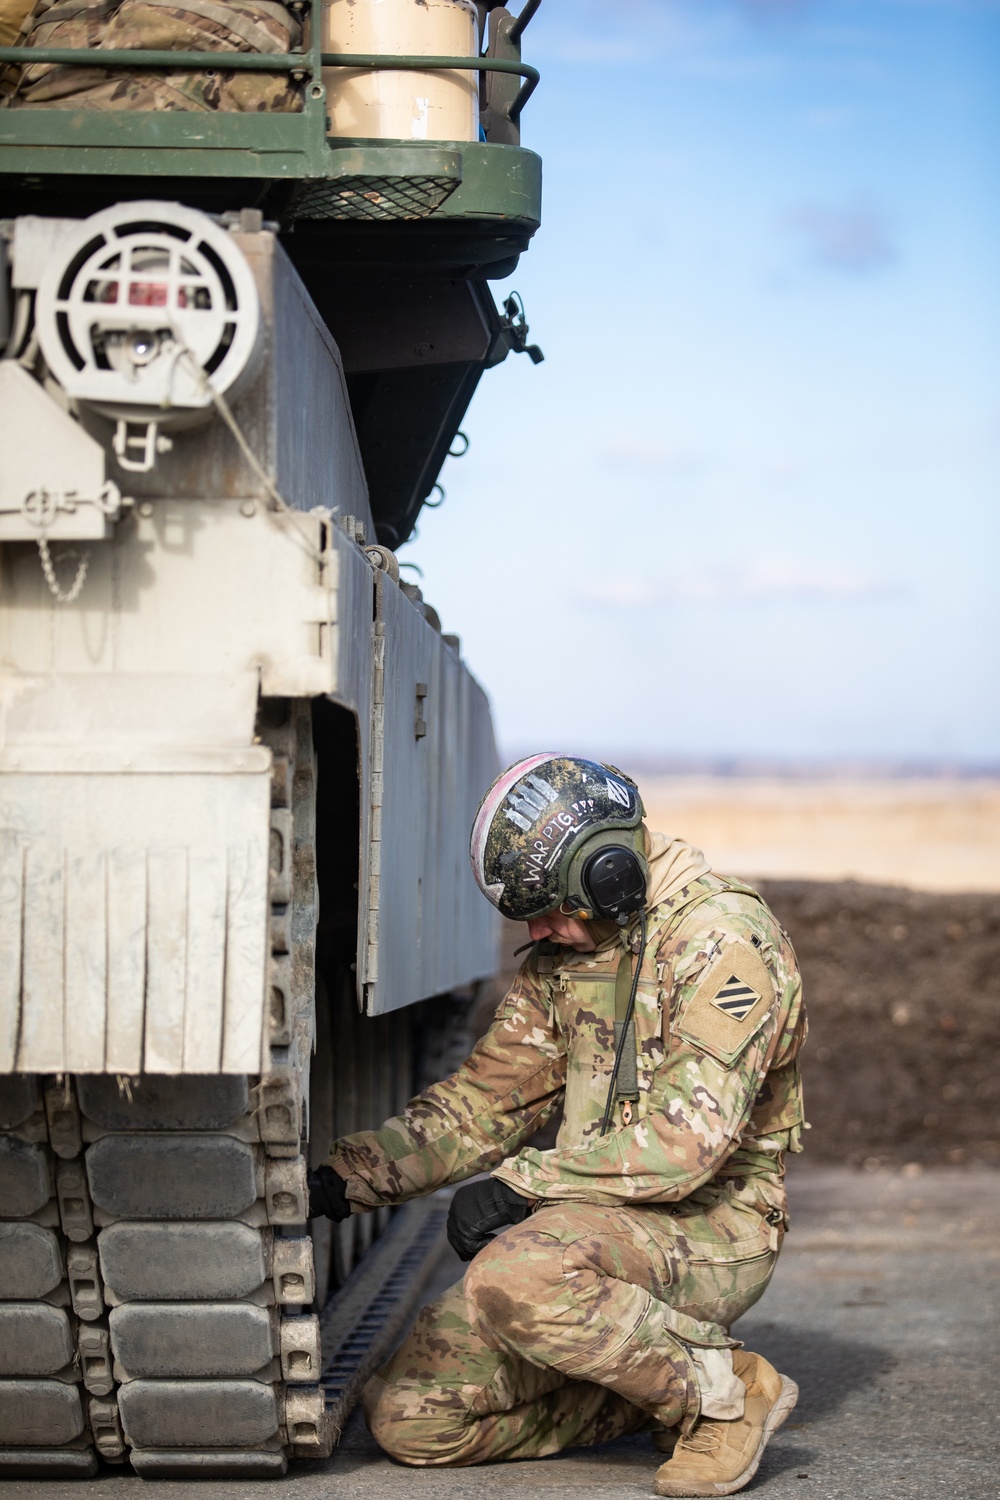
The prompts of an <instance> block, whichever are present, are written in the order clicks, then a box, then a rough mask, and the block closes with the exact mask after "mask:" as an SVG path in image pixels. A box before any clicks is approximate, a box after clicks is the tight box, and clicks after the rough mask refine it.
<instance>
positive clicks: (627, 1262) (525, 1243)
mask: <svg viewBox="0 0 1000 1500" xmlns="http://www.w3.org/2000/svg"><path fill="white" fill-rule="evenodd" d="M642 818H643V807H642V803H641V801H640V798H639V794H638V791H637V790H636V787H635V785H634V783H633V782H632V781H630V780H629V778H628V777H626V776H624V775H622V773H621V772H619V771H617V770H616V769H615V768H614V767H612V766H605V765H600V764H597V763H595V762H592V761H586V760H579V759H574V758H570V757H563V756H553V755H535V756H531V757H529V758H528V759H526V760H522V761H519V762H518V763H517V764H516V765H514V766H512V767H511V768H510V769H509V770H508V771H506V772H505V773H504V775H503V776H501V777H500V778H499V780H498V781H496V782H495V783H494V785H493V786H492V787H491V789H490V791H489V792H488V793H487V795H486V797H485V798H484V799H483V802H482V805H481V806H480V809H479V812H478V814H477V817H476V821H475V825H474V827H473V831H472V862H473V869H474V871H475V876H476V880H477V882H478V883H479V886H480V888H481V890H482V891H483V893H484V894H485V895H486V896H487V897H488V898H489V900H490V901H492V902H493V904H494V905H495V906H496V907H498V908H499V910H500V911H501V912H502V913H503V915H504V916H506V917H510V918H512V919H514V920H520V921H526V922H527V923H528V931H529V934H530V936H531V938H532V947H531V952H530V953H529V955H528V957H527V958H526V959H525V961H524V963H523V964H522V965H521V968H520V970H519V971H518V974H517V977H516V979H515V981H514V983H513V985H512V987H511V989H510V992H509V993H508V995H507V997H506V999H505V1000H504V1001H503V1003H502V1004H501V1006H500V1008H499V1010H498V1011H497V1014H496V1018H495V1020H494V1021H493V1024H492V1026H491V1027H490V1029H489V1031H488V1032H487V1033H486V1035H485V1036H484V1037H483V1039H482V1040H481V1041H480V1042H479V1043H478V1044H477V1046H476V1047H475V1049H474V1050H473V1052H472V1054H471V1056H470V1057H469V1058H468V1060H467V1061H466V1062H465V1063H463V1065H462V1066H461V1067H460V1068H459V1069H458V1071H457V1072H456V1073H454V1074H453V1075H452V1077H450V1078H448V1079H446V1080H445V1081H444V1082H443V1083H439V1084H435V1085H434V1086H433V1087H431V1088H429V1089H427V1090H426V1091H425V1092H424V1093H422V1094H421V1095H419V1096H418V1097H417V1098H416V1099H414V1100H413V1101H412V1102H411V1103H410V1104H409V1105H408V1107H407V1109H406V1110H405V1111H404V1113H403V1114H402V1115H400V1116H399V1117H398V1118H396V1119H392V1120H388V1121H387V1122H386V1123H385V1124H384V1125H383V1126H382V1128H381V1129H380V1130H375V1131H362V1132H360V1133H359V1134H356V1135H351V1136H347V1137H345V1138H344V1139H343V1140H340V1141H338V1142H337V1143H336V1144H335V1147H334V1149H333V1152H332V1154H331V1156H330V1158H329V1161H328V1163H326V1164H324V1165H323V1166H321V1167H320V1168H319V1169H318V1172H317V1173H316V1174H315V1175H314V1178H313V1180H312V1211H313V1213H314V1214H323V1213H325V1214H328V1215H329V1216H330V1217H331V1218H334V1219H340V1218H344V1217H346V1216H347V1214H348V1213H350V1212H351V1211H352V1210H365V1209H369V1208H373V1207H375V1206H377V1205H379V1204H391V1203H402V1202H405V1201H406V1200H407V1199H408V1198H415V1197H417V1196H419V1195H420V1194H422V1193H427V1192H430V1191H432V1190H433V1189H435V1188H439V1187H442V1186H443V1185H445V1184H447V1183H454V1182H460V1181H461V1180H462V1179H463V1178H466V1177H470V1176H472V1175H473V1174H475V1173H482V1172H484V1171H488V1172H490V1173H491V1174H492V1175H491V1176H489V1177H486V1178H485V1179H482V1180H479V1181H476V1182H473V1183H470V1184H468V1185H466V1186H465V1187H462V1188H459V1190H458V1191H457V1192H456V1194H455V1196H454V1199H453V1201H452V1206H451V1212H450V1215H449V1223H448V1235H449V1239H450V1240H451V1243H452V1245H453V1247H454V1248H455V1250H456V1251H457V1252H458V1254H459V1255H460V1256H461V1257H462V1258H463V1259H464V1260H469V1261H471V1262H472V1264H471V1265H470V1267H469V1269H468V1271H467V1273H466V1275H465V1279H464V1281H462V1282H461V1283H460V1284H459V1285H458V1286H456V1287H453V1288H452V1289H451V1291H449V1292H447V1293H446V1294H445V1295H444V1296H443V1297H440V1298H438V1300H437V1301H435V1302H432V1303H431V1304H430V1305H429V1306H428V1307H425V1308H424V1310H423V1312H422V1313H421V1314H420V1316H419V1317H418V1319H417V1321H416V1323H415V1325H414V1327H413V1330H412V1332H411V1333H410V1335H409V1336H408V1338H407V1339H406V1340H405V1341H404V1343H403V1344H402V1346H401V1348H400V1349H399V1351H398V1352H397V1353H396V1354H395V1355H394V1356H393V1358H392V1359H391V1360H390V1361H389V1363H388V1364H387V1365H386V1366H385V1368H384V1369H382V1370H381V1371H380V1372H379V1374H378V1375H376V1376H375V1377H374V1378H373V1379H372V1380H371V1381H370V1383H369V1385H368V1386H367V1388H366V1390H365V1410H366V1413H367V1417H368V1422H369V1425H370V1427H371V1430H372V1432H373V1433H374V1435H375V1437H376V1438H377V1439H378V1441H379V1443H380V1444H381V1445H382V1447H383V1448H385V1450H386V1451H387V1452H388V1453H390V1454H392V1455H393V1457H395V1458H397V1459H400V1460H401V1461H402V1462H404V1463H409V1464H421V1465H432V1464H439V1465H440V1464H475V1463H482V1462H485V1461H489V1460H496V1459H501V1458H537V1457H540V1456H542V1455H544V1454H551V1453H556V1452H558V1451H560V1450H561V1449H564V1448H569V1447H572V1446H574V1445H577V1444H592V1443H601V1442H606V1441H608V1440H609V1439H611V1438H615V1437H619V1436H620V1435H621V1434H622V1433H626V1432H634V1431H638V1430H640V1429H643V1428H650V1429H652V1431H653V1436H654V1441H655V1442H656V1443H657V1445H658V1446H662V1448H663V1449H664V1450H666V1449H668V1448H669V1447H670V1445H671V1443H672V1442H673V1440H674V1439H676V1442H675V1445H674V1447H673V1456H672V1457H671V1458H670V1460H669V1461H668V1462H667V1463H665V1464H663V1465H662V1467H661V1468H660V1470H659V1472H658V1473H657V1475H656V1481H655V1487H656V1490H657V1492H658V1493H659V1494H661V1495H717V1494H730V1493H732V1492H733V1491H735V1490H738V1489H741V1488H742V1487H743V1485H745V1484H747V1483H748V1481H749V1480H750V1479H751V1478H752V1477H753V1475H754V1474H755V1472H756V1470H757V1466H758V1464H759V1462H760V1458H761V1454H762V1452H763V1450H764V1446H765V1444H766V1443H767V1440H768V1438H769V1437H770V1436H771V1434H772V1433H773V1432H774V1431H775V1430H776V1429H777V1428H778V1427H780V1425H781V1423H782V1422H783V1421H784V1420H785V1418H786V1417H787V1415H788V1413H789V1412H790V1411H791V1409H792V1407H793V1406H794V1404H795V1400H796V1397H797V1394H798V1392H797V1388H796V1386H795V1384H794V1382H793V1381H791V1380H789V1379H788V1378H787V1377H786V1376H783V1375H779V1374H778V1373H777V1371H776V1370H774V1369H773V1368H772V1367H771V1366H770V1365H769V1364H768V1363H767V1361H766V1360H765V1359H763V1358H761V1356H760V1355H757V1354H751V1353H750V1352H749V1351H748V1350H745V1349H743V1348H741V1347H739V1344H738V1341H737V1340H735V1339H733V1338H731V1337H730V1333H729V1329H730V1325H731V1324H732V1323H733V1322H734V1321H735V1320H736V1319H737V1318H739V1317H740V1316H741V1315H742V1314H743V1313H744V1312H746V1310H747V1308H748V1307H751V1306H752V1305H753V1303H754V1302H756V1301H757V1299H758V1298H759V1297H760V1296H761V1295H762V1293H763V1291H764V1289H765V1288H766V1286H767V1284H768V1281H769V1280H770V1277H771V1273H772V1271H773V1269H774V1264H775V1260H776V1258H777V1255H778V1250H779V1248H780V1245H781V1241H782V1237H783V1234H784V1230H785V1225H786V1222H787V1216H786V1198H785V1188H784V1181H783V1178H784V1153H785V1152H786V1151H787V1150H792V1151H797V1150H799V1149H800V1146H799V1134H800V1130H801V1126H802V1101H801V1086H800V1082H799V1070H798V1063H797V1057H798V1052H799V1049H800V1047H801V1045H802V1042H803V1040H804V1037H805V1031H806V1022H805V1012H804V1010H803V1008H802V1003H801V985H800V982H799V976H798V971H797V968H796V963H795V955H794V954H793V952H792V949H791V947H790V945H789V943H788V940H787V939H786V937H785V936H784V934H783V932H782V931H781V928H780V927H779V926H778V923H777V922H776V921H775V919H774V917H773V916H772V914H771V913H770V911H769V910H768V909H767V907H766V906H765V905H764V902H763V901H762V900H761V898H760V897H759V896H758V895H756V893H755V892H754V891H752V890H751V889H750V888H749V887H748V886H745V885H742V884H741V883H740V882H738V881H735V880H727V879H724V878H722V877H720V876H717V875H715V874H713V873H712V872H711V870H710V869H709V867H708V865H707V864H706V862H705V860H704V858H703V857H702V855H701V853H700V852H699V851H698V850H696V849H693V848H691V847H690V846H689V845H687V844H685V843H683V842H682V841H681V840H680V839H667V838H665V837H663V836H662V835H660V834H657V833H648V832H647V831H646V829H645V826H644V824H643V822H642ZM560 1107H561V1108H562V1111H563V1118H562V1124H561V1126H560V1128H559V1134H558V1138H557V1143H556V1146H555V1147H554V1149H552V1150H537V1149H533V1148H532V1147H531V1145H530V1144H525V1143H526V1142H529V1141H530V1138H531V1137H532V1136H533V1135H534V1134H535V1132H536V1131H537V1130H538V1129H539V1128H540V1127H541V1126H542V1125H543V1124H544V1123H545V1122H546V1121H547V1120H548V1119H549V1118H550V1117H551V1116H552V1115H553V1114H554V1112H555V1111H556V1110H557V1109H559V1108H560Z"/></svg>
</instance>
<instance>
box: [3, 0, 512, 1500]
mask: <svg viewBox="0 0 1000 1500" xmlns="http://www.w3.org/2000/svg"><path fill="white" fill-rule="evenodd" d="M17 3H18V0H13V4H14V5H15V6H16V5H17ZM9 9H10V6H9V5H8V6H7V8H6V9H5V10H4V11H3V13H2V14H0V22H2V21H4V20H5V19H6V20H8V21H9V15H8V12H9ZM536 9H537V0H534V3H532V0H529V3H528V4H526V5H525V7H524V8H523V9H522V10H521V12H520V14H519V15H518V16H514V15H512V14H511V13H510V12H508V11H507V10H506V9H504V8H502V7H498V6H490V5H485V4H484V5H478V6H477V5H472V4H470V3H468V0H420V3H419V4H417V0H391V3H390V0H380V3H378V4H376V3H374V0H372V3H371V4H366V0H328V3H324V4H322V5H320V4H310V3H307V0H290V3H289V4H287V5H284V4H277V3H274V0H268V3H265V0H257V3H256V4H248V5H244V4H238V3H236V0H230V3H228V4H227V5H226V6H220V5H218V4H212V3H209V0H185V3H182V4H181V5H180V6H179V7H178V6H177V5H171V6H170V7H169V10H166V9H162V10H160V11H159V12H157V11H156V8H155V6H154V5H152V4H151V3H149V0H119V3H118V4H117V5H112V6H108V5H102V6H95V7H94V8H93V9H92V10H88V9H87V8H86V7H84V9H83V10H81V9H80V7H78V6H76V7H61V6H59V5H51V6H44V5H39V6H36V7H35V8H34V10H32V11H31V12H30V14H26V15H25V16H24V19H23V24H22V25H21V31H20V33H19V34H17V35H16V36H15V37H14V39H13V40H12V41H11V44H10V45H6V46H4V47H2V48H0V64H2V65H3V67H4V69H5V73H4V78H3V84H2V87H3V89H4V90H5V95H4V98H3V102H2V104H0V174H2V193H3V196H2V204H3V209H2V212H3V215H4V218H3V220H2V221H0V346H2V357H0V425H2V435H3V436H2V446H3V461H2V464H0V646H2V654H0V663H2V665H0V702H2V705H3V708H2V714H0V1477H4V1478H12V1477H19V1476H20V1477H36V1478H38V1477H41V1478H63V1477H65V1478H72V1477H87V1476H89V1475H92V1474H93V1473H94V1472H95V1471H96V1469H97V1467H98V1464H99V1462H101V1461H105V1462H108V1463H112V1464H114V1463H117V1464H121V1465H124V1464H126V1463H128V1464H131V1466H132V1469H133V1470H134V1471H135V1472H137V1473H138V1474H140V1475H143V1476H146V1477H151V1478H155V1477H164V1476H175V1477H189V1476H190V1477H207V1476H211V1475H215V1476H220V1477H267V1476H274V1475H279V1474H281V1473H283V1472H284V1471H285V1469H286V1467H287V1464H288V1461H289V1459H290V1458H309V1457H314V1458H315V1457H323V1456H325V1455H328V1454H329V1453H330V1451H331V1447H332V1445H333V1443H334V1441H335V1439H336V1435H337V1429H338V1426H339V1423H340V1421H342V1419H343V1416H344V1413H345V1411H346V1409H347V1407H348V1405H349V1403H350V1398H351V1394H352V1392H353V1390H354V1389H355V1387H356V1385H357V1381H358V1379H359V1378H360V1375H361V1374H362V1373H363V1370H364V1368H365V1361H366V1359H367V1360H369V1361H370V1359H371V1357H372V1355H373V1351H375V1350H376V1349H377V1347H378V1335H379V1330H381V1331H382V1335H385V1334H386V1332H387V1330H388V1331H391V1327H392V1320H393V1316H394V1314H393V1312H392V1307H391V1306H390V1304H393V1298H394V1297H395V1296H396V1292H398V1291H400V1290H401V1289H403V1288H404V1287H406V1288H410V1289H411V1290H412V1288H413V1287H414V1286H416V1285H417V1284H418V1283H419V1263H420V1261H421V1257H422V1256H423V1255H424V1254H425V1252H426V1251H427V1250H428V1247H429V1246H431V1245H432V1243H433V1240H434V1234H435V1233H436V1232H437V1230H436V1227H435V1226H436V1225H437V1224H438V1223H439V1221H440V1217H441V1212H440V1209H438V1210H435V1211H432V1210H430V1209H428V1210H427V1211H426V1212H425V1213H424V1216H423V1217H422V1218H419V1217H418V1218H417V1219H414V1220H413V1221H412V1222H411V1223H410V1226H409V1228H406V1227H405V1226H403V1225H402V1219H403V1218H405V1216H406V1215H407V1213H409V1212H410V1210H407V1209H404V1210H399V1211H397V1214H396V1215H395V1216H391V1215H390V1214H389V1213H388V1212H387V1211H385V1210H380V1211H378V1212H376V1213H374V1214H368V1215H358V1216H352V1218H351V1220H350V1221H349V1222H348V1223H347V1224H346V1225H342V1226H339V1227H338V1228H336V1229H334V1228H333V1227H332V1226H331V1225H330V1224H329V1223H328V1222H327V1221H325V1220H323V1221H320V1222H318V1223H310V1222H309V1220H308V1191H307V1171H308V1167H309V1165H310V1161H312V1162H313V1163H315V1162H316V1161H318V1160H321V1159H322V1158H323V1157H324V1156H325V1155H326V1154H327V1151H328V1149H329V1143H330V1141H331V1140H332V1139H333V1138H334V1137H335V1136H336V1135H337V1134H340V1133H342V1132H344V1131H347V1130H351V1129H356V1128H363V1127H365V1126H368V1125H371V1124H373V1123H376V1122H377V1121H378V1120H380V1119H382V1118H384V1117H385V1116H386V1115H387V1114H390V1113H391V1112H392V1111H393V1110H394V1109H396V1108H398V1107H400V1106H401V1105H402V1103H403V1102H404V1101H405V1100H406V1099H407V1098H408V1097H409V1096H410V1095H411V1093H412V1092H413V1091H414V1088H415V1086H416V1085H417V1083H418V1082H419V1081H420V1078H421V1072H422V1071H423V1073H424V1074H426V1073H427V1072H428V1070H429V1071H431V1072H435V1071H440V1070H442V1069H444V1068H445V1067H446V1066H447V1061H448V1059H447V1055H446V1054H447V1045H448V1042H449V1041H450V1040H451V1041H453V1040H454V1037H455V1035H456V1033H457V1031H458V1029H459V1027H458V1020H459V1019H460V1017H461V1015H462V1013H463V1006H465V1007H466V1008H467V1007H468V1004H469V1001H470V997H472V996H474V994H475V992H476V986H477V985H478V984H480V983H481V981H482V980H483V979H484V978H485V977H486V976H488V975H490V974H491V972H492V971H493V969H494V967H495V943H496V933H495V931H494V928H493V926H492V923H491V913H490V911H489V908H488V907H487V906H486V903H483V902H480V901H479V900H478V899H477V895H476V892H475V889H474V886H473V883H472V881H471V879H470V878H469V876H468V873H467V855H466V840H467V834H468V828H469V826H470V823H471V819H472V816H473V812H474V809H475V806H476V803H477V800H478V797H479V795H480V793H481V791H482V788H483V787H484V786H485V785H486V784H487V783H488V782H489V780H490V778H491V776H492V774H493V773H494V770H495V758H496V757H495V747H494V740H493V732H492V726H491V721H490V714H489V705H488V701H487V699H486V696H485V694H484V692H483V690H482V688H481V687H480V686H479V684H478V683H477V682H476V681H475V679H474V678H473V677H472V675H471V674H470V672H469V670H468V668H467V667H466V665H465V663H464V662H463V660H462V657H461V651H460V642H459V639H458V637H457V636H454V635H449V634H446V633H444V632H443V631H442V628H441V622H440V620H439V619H438V617H437V614H436V612H435V611H434V609H433V608H432V607H431V605H430V604H429V603H427V602H426V601H425V600H424V599H423V597H422V595H421V592H420V590H419V588H418V587H416V586H415V584H414V583H411V582H408V581H406V578H405V573H404V574H403V575H401V571H400V564H399V562H398V559H397V557H396V549H397V548H398V547H399V546H400V545H401V544H402V543H403V542H404V541H405V540H406V539H407V538H408V537H409V536H410V535H411V534H412V531H413V527H414V524H415V521H416V519H417V516H418V514H419V512H420V510H421V507H422V506H423V505H424V504H437V503H440V500H441V498H443V491H442V490H441V487H440V484H439V481H438V475H439V473H440V470H441V466H442V464H443V462H444V459H445V457H446V456H447V455H448V454H449V453H453V454H457V453H459V452H460V451H461V447H462V442H463V439H462V436H461V432H460V428H461V422H462V418H463V415H464V413H465V411H466V409H467V406H468V403H469V401H470V399H471V397H472V394H473V391H474V390H475V387H476V384H477V382H478V380H479V378H480V376H481V374H482V373H483V371H484V370H485V369H487V368H488V367H490V366H491V365H492V364H495V363H497V362H498V361H499V360H501V359H502V358H504V357H505V355H507V354H508V353H510V352H527V353H528V354H529V356H530V357H531V359H533V360H537V359H538V358H540V357H541V356H540V352H539V351H538V350H537V349H536V348H535V346H533V345H530V344H529V343H528V337H529V335H528V329H527V324H526V322H525V318H524V313H523V309H522V308H521V306H520V304H519V301H518V299H516V298H515V297H511V298H510V299H508V301H507V302H506V303H505V305H504V306H503V307H501V308H498V307H497V306H496V304H495V302H494V300H493V297H492V295H491V292H490V289H489V281H490V279H491V278H497V277H502V276H507V275H509V274H510V272H511V271H512V270H513V268H514V266H515V265H516V263H517V258H518V256H519V255H520V253H521V252H522V251H523V250H524V249H525V247H526V246H527V244H528V241H529V240H530V238H531V235H532V234H533V232H534V230H535V229H536V228H537V225H538V222H539V206H540V164H539V162H538V158H537V157H536V156H535V155H534V154H533V153H532V152H530V151H528V150H525V149H524V148H523V147H522V146H521V144H520V125H519V122H520V114H521V109H522V108H523V106H524V103H525V102H526V99H527V97H528V94H529V93H530V91H531V89H532V88H533V86H534V83H535V82H536V80H537V74H536V73H535V71H534V70H533V69H532V68H531V67H530V66H528V65H527V64H525V63H523V62H522V60H521V38H522V35H523V32H524V28H525V26H526V25H527V23H528V21H529V20H530V18H531V15H532V14H533V13H534V11H535V10H536ZM22 10H26V7H23V6H22ZM17 19H18V17H17V16H15V18H14V20H15V22H16V21H17ZM0 31H2V27H0ZM14 32H16V25H15V24H14V23H11V24H10V25H8V29H7V32H6V37H7V39H8V40H9V39H10V38H11V36H12V34H13V33H14ZM442 37H443V38H444V43H446V44H447V45H446V46H443V44H442ZM153 43H155V45H153ZM393 1305H395V1306H396V1308H397V1312H396V1314H395V1316H396V1317H397V1321H398V1309H399V1306H401V1305H402V1304H401V1303H398V1299H397V1302H396V1303H395V1304H393Z"/></svg>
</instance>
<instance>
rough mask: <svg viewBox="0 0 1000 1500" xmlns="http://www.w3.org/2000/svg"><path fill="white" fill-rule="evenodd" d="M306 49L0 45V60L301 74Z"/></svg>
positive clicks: (305, 69)
mask: <svg viewBox="0 0 1000 1500" xmlns="http://www.w3.org/2000/svg"><path fill="white" fill-rule="evenodd" d="M312 61H313V60H312V58H311V56H310V54H309V53H308V52H173V51H170V50H169V49H167V48H161V49H159V50H154V49H150V48H142V47H134V48H132V47H121V48H114V47H109V48H107V50H103V49H102V48H100V47H0V63H21V64H23V65H24V66H34V64H35V63H58V64H69V65H70V66H72V67H79V68H128V69H129V71H135V72H139V71H140V70H141V69H144V68H184V69H189V70H190V71H191V72H198V73H202V72H205V71H207V69H209V68H219V69H220V70H221V69H222V68H226V69H227V70H230V71H233V72H237V73H291V72H300V73H302V75H303V77H309V76H311V74H312V71H313V68H312Z"/></svg>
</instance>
